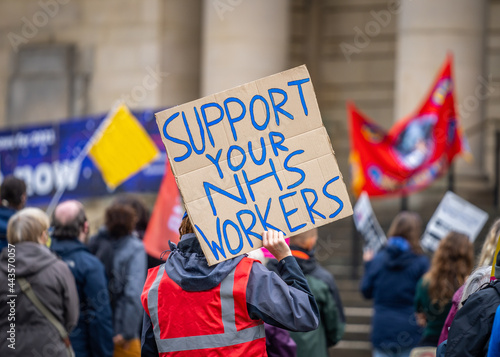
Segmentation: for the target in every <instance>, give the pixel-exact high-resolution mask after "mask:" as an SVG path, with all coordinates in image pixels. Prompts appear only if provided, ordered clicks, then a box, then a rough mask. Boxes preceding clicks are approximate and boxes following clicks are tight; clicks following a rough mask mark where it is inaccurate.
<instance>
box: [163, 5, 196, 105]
mask: <svg viewBox="0 0 500 357" xmlns="http://www.w3.org/2000/svg"><path fill="white" fill-rule="evenodd" d="M162 6H163V8H162V12H163V20H162V26H161V39H162V49H161V55H160V58H161V61H160V66H161V68H162V72H163V73H168V75H167V76H166V78H164V79H163V80H162V83H161V101H160V104H161V106H174V105H179V104H182V103H186V102H189V101H191V100H195V99H197V98H198V97H199V93H200V56H201V8H202V4H201V2H200V0H182V1H179V0H163V4H162Z"/></svg>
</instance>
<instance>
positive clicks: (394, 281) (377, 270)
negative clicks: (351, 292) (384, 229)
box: [361, 212, 429, 357]
mask: <svg viewBox="0 0 500 357" xmlns="http://www.w3.org/2000/svg"><path fill="white" fill-rule="evenodd" d="M421 233H422V221H421V219H420V217H419V215H418V214H416V213H413V212H401V213H399V214H398V215H397V216H396V217H395V218H394V220H393V221H392V224H391V227H390V228H389V232H388V234H387V236H388V237H389V239H388V241H387V244H386V246H385V247H384V248H382V249H381V250H380V251H379V252H378V253H377V254H376V255H375V256H373V253H372V252H370V251H366V252H365V254H364V255H363V259H364V260H365V275H364V276H363V279H362V281H361V292H362V294H363V296H364V297H365V298H367V299H374V309H375V314H374V316H373V321H372V335H371V341H372V345H373V356H374V357H379V356H380V357H385V356H391V357H395V356H399V357H407V356H409V354H410V351H411V349H412V348H413V347H415V346H416V345H417V343H418V341H419V340H420V337H421V332H420V329H419V327H418V326H417V324H416V323H415V320H414V314H413V312H414V310H413V299H414V297H415V287H416V284H417V281H418V280H419V279H420V277H421V276H422V275H424V274H425V272H426V271H427V269H428V268H429V259H428V258H427V257H426V256H425V255H423V252H422V249H421V248H420V244H419V243H420V236H421Z"/></svg>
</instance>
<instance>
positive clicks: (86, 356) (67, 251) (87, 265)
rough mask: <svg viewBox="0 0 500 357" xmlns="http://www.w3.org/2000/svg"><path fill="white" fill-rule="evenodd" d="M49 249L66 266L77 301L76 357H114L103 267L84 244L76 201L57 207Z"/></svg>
mask: <svg viewBox="0 0 500 357" xmlns="http://www.w3.org/2000/svg"><path fill="white" fill-rule="evenodd" d="M51 226H52V229H53V231H52V234H51V235H52V244H51V249H52V250H53V251H54V252H55V253H56V254H57V255H59V256H60V257H61V258H62V259H63V261H64V262H65V263H66V264H67V265H68V266H69V268H70V270H71V272H72V273H73V276H74V277H75V282H76V287H77V289H78V296H79V298H80V318H79V319H78V325H77V327H76V328H75V329H74V330H73V332H72V333H71V335H70V340H71V344H72V346H73V349H74V351H75V356H76V357H80V356H81V357H90V356H96V357H97V356H100V357H106V356H109V357H111V356H112V355H113V349H114V346H113V319H112V315H111V305H110V301H109V294H108V287H107V279H106V274H105V272H104V266H103V265H102V263H101V262H100V261H99V259H97V258H96V257H95V256H94V255H92V254H91V253H90V252H89V251H88V249H87V247H86V246H85V244H84V243H85V242H86V239H87V236H88V233H89V224H88V222H87V217H86V216H85V211H84V209H83V205H82V204H81V203H80V202H78V201H66V202H63V203H61V204H59V205H58V206H57V207H56V209H55V210H54V213H53V215H52V222H51Z"/></svg>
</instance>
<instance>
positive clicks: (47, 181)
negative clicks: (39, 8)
mask: <svg viewBox="0 0 500 357" xmlns="http://www.w3.org/2000/svg"><path fill="white" fill-rule="evenodd" d="M133 114H134V115H135V116H136V118H137V119H138V120H139V122H140V123H141V124H142V125H143V126H144V128H145V129H146V131H147V132H148V133H149V135H150V137H151V139H153V141H154V142H155V143H156V145H157V146H158V149H159V150H160V151H161V155H160V156H159V158H158V159H157V160H156V161H154V162H153V163H151V165H149V166H148V167H146V168H145V169H144V170H142V171H141V172H139V173H137V174H136V175H134V176H132V177H131V178H129V179H128V180H127V181H125V182H124V183H123V184H121V185H120V186H119V187H117V188H116V189H115V190H114V191H111V190H110V189H109V188H108V187H107V186H106V184H105V183H104V181H103V179H102V176H101V173H100V171H99V170H98V169H97V168H96V166H95V165H94V163H93V162H92V160H91V159H90V158H88V157H86V158H85V159H84V160H83V162H81V163H80V162H77V161H76V160H75V159H76V158H77V157H78V154H79V153H80V151H81V150H82V149H83V148H84V146H85V144H86V143H87V142H88V141H89V140H90V138H91V137H92V135H93V134H94V132H95V131H96V129H97V128H98V127H99V124H100V123H101V122H102V121H103V120H104V118H105V115H97V116H90V117H85V118H79V119H75V120H71V121H66V122H59V123H55V124H49V125H39V126H30V127H23V128H17V129H15V130H6V131H1V132H0V172H1V175H2V179H3V177H5V176H6V175H9V174H14V175H15V176H16V177H19V178H21V179H23V180H24V181H25V182H26V184H27V186H28V205H32V206H37V205H45V204H48V203H49V202H50V200H51V199H52V196H53V195H54V193H55V192H56V190H57V189H58V188H60V187H64V188H65V191H64V195H63V197H62V199H63V200H65V199H81V198H91V197H102V196H104V195H109V194H112V193H117V192H157V191H158V188H159V187H160V183H161V180H162V177H163V174H164V172H165V160H166V153H165V147H164V145H163V143H162V141H161V136H160V133H159V131H158V127H157V125H156V120H155V117H154V112H153V111H151V110H148V111H140V112H137V111H133Z"/></svg>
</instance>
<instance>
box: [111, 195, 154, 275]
mask: <svg viewBox="0 0 500 357" xmlns="http://www.w3.org/2000/svg"><path fill="white" fill-rule="evenodd" d="M114 202H115V203H121V204H124V205H129V206H130V207H132V208H133V209H134V211H135V215H136V217H137V222H136V224H135V229H134V234H136V235H137V237H139V239H140V240H143V238H144V234H145V233H146V228H147V227H148V223H149V218H150V216H151V214H150V212H149V209H148V208H147V207H146V204H145V203H144V201H143V200H141V199H140V198H139V197H137V196H135V195H131V194H125V195H121V196H118V197H117V198H116V200H115V201H114ZM162 263H163V260H161V259H158V258H156V257H153V256H151V255H149V254H148V269H150V268H154V267H155V266H157V265H160V264H162Z"/></svg>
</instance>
